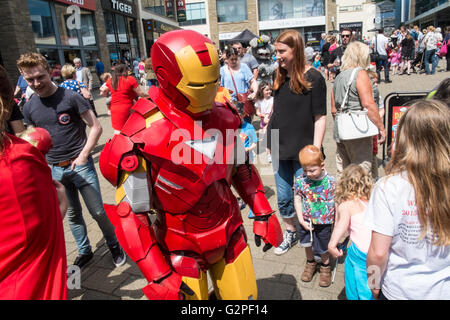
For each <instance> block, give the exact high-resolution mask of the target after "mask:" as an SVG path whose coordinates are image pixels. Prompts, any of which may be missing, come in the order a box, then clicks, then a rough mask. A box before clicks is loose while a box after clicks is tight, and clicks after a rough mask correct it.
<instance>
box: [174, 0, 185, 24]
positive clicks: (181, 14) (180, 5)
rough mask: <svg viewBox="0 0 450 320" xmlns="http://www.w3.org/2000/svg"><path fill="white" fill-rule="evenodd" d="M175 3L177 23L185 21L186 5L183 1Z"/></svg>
mask: <svg viewBox="0 0 450 320" xmlns="http://www.w3.org/2000/svg"><path fill="white" fill-rule="evenodd" d="M176 1H177V20H178V22H182V21H186V3H185V0H176Z"/></svg>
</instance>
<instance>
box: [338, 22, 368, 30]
mask: <svg viewBox="0 0 450 320" xmlns="http://www.w3.org/2000/svg"><path fill="white" fill-rule="evenodd" d="M362 27H363V23H362V22H349V23H340V24H339V29H340V30H342V29H356V30H362Z"/></svg>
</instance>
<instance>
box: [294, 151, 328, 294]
mask: <svg viewBox="0 0 450 320" xmlns="http://www.w3.org/2000/svg"><path fill="white" fill-rule="evenodd" d="M299 160H300V164H301V165H302V168H303V174H302V175H300V176H298V177H296V178H295V182H294V190H295V194H294V205H295V210H296V211H297V216H298V221H299V225H297V233H298V239H299V240H300V246H301V247H304V248H305V251H306V259H307V261H306V265H305V269H304V271H303V273H302V276H301V280H302V281H304V282H310V281H311V280H312V279H313V276H314V273H315V272H316V269H317V262H316V261H315V259H314V255H315V254H316V255H320V257H321V260H322V261H321V265H320V278H319V286H321V287H328V286H330V284H331V267H330V256H329V254H328V242H329V241H330V238H331V232H332V225H333V223H334V191H335V187H336V180H335V178H333V177H332V176H331V175H330V174H328V173H327V171H326V170H325V164H324V157H323V154H322V152H321V151H320V149H319V148H317V147H316V146H313V145H308V146H306V147H304V148H303V149H302V150H301V151H300V153H299Z"/></svg>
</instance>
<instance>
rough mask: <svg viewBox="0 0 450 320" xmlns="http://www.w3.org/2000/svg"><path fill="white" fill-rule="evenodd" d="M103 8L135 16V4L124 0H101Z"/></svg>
mask: <svg viewBox="0 0 450 320" xmlns="http://www.w3.org/2000/svg"><path fill="white" fill-rule="evenodd" d="M102 7H103V9H106V10H109V11H113V12H117V13H120V14H123V15H126V16H129V17H132V18H136V6H135V5H134V3H132V2H128V1H125V0H102Z"/></svg>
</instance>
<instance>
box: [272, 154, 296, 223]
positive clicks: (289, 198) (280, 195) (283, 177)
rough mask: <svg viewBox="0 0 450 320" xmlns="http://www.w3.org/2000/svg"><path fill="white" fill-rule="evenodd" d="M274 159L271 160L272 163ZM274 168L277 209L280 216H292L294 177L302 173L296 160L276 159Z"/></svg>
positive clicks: (293, 209)
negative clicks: (276, 166)
mask: <svg viewBox="0 0 450 320" xmlns="http://www.w3.org/2000/svg"><path fill="white" fill-rule="evenodd" d="M274 163H276V161H274V162H272V164H274ZM273 168H274V176H275V186H276V188H277V202H278V210H279V211H280V215H281V217H282V218H292V217H294V216H295V215H296V212H295V208H294V191H293V190H292V187H293V186H294V178H295V177H296V176H298V175H300V174H303V169H302V166H301V165H300V162H299V161H298V160H278V168H275V166H273Z"/></svg>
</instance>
